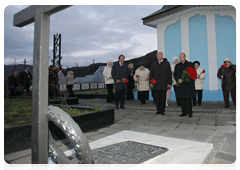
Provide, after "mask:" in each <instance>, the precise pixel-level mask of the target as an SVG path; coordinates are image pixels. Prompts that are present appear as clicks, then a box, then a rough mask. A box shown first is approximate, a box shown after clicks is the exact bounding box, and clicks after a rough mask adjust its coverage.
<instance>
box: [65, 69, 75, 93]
mask: <svg viewBox="0 0 240 170" xmlns="http://www.w3.org/2000/svg"><path fill="white" fill-rule="evenodd" d="M73 79H74V72H73V71H72V69H69V71H68V72H67V76H66V84H67V91H68V95H69V94H70V95H69V96H70V97H75V94H74V93H73V91H72V88H73Z"/></svg>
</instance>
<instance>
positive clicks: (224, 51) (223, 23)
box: [215, 14, 236, 90]
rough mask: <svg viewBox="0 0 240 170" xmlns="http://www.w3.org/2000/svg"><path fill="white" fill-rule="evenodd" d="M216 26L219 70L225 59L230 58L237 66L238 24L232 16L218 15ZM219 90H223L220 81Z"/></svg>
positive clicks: (216, 16)
mask: <svg viewBox="0 0 240 170" xmlns="http://www.w3.org/2000/svg"><path fill="white" fill-rule="evenodd" d="M215 24H216V41H217V64H218V68H219V67H220V66H221V65H222V64H223V60H224V58H230V59H231V60H232V63H234V64H236V24H235V22H234V20H233V19H232V18H231V17H230V16H220V15H218V14H216V15H215ZM216 74H217V73H216ZM218 89H219V90H221V89H222V86H221V80H220V79H219V81H218Z"/></svg>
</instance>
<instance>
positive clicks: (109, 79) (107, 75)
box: [103, 60, 115, 103]
mask: <svg viewBox="0 0 240 170" xmlns="http://www.w3.org/2000/svg"><path fill="white" fill-rule="evenodd" d="M112 66H113V62H112V60H108V62H107V66H105V67H104V70H103V76H104V77H105V84H106V86H107V92H108V95H107V101H106V102H108V103H114V101H115V97H114V93H113V84H114V80H113V78H112V74H111V71H112Z"/></svg>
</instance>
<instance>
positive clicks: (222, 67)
mask: <svg viewBox="0 0 240 170" xmlns="http://www.w3.org/2000/svg"><path fill="white" fill-rule="evenodd" d="M225 68H227V64H226V63H225V64H222V65H221V69H222V76H223V75H224V71H225ZM222 84H223V79H222Z"/></svg>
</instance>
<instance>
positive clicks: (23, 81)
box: [19, 71, 32, 88]
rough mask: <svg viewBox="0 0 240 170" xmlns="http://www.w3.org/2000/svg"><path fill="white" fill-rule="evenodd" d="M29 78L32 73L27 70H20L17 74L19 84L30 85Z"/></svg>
mask: <svg viewBox="0 0 240 170" xmlns="http://www.w3.org/2000/svg"><path fill="white" fill-rule="evenodd" d="M28 76H30V78H28ZM30 80H32V74H31V73H30V72H29V71H28V73H26V72H25V71H22V72H21V73H20V74H19V84H21V86H22V87H25V88H26V87H30Z"/></svg>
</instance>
